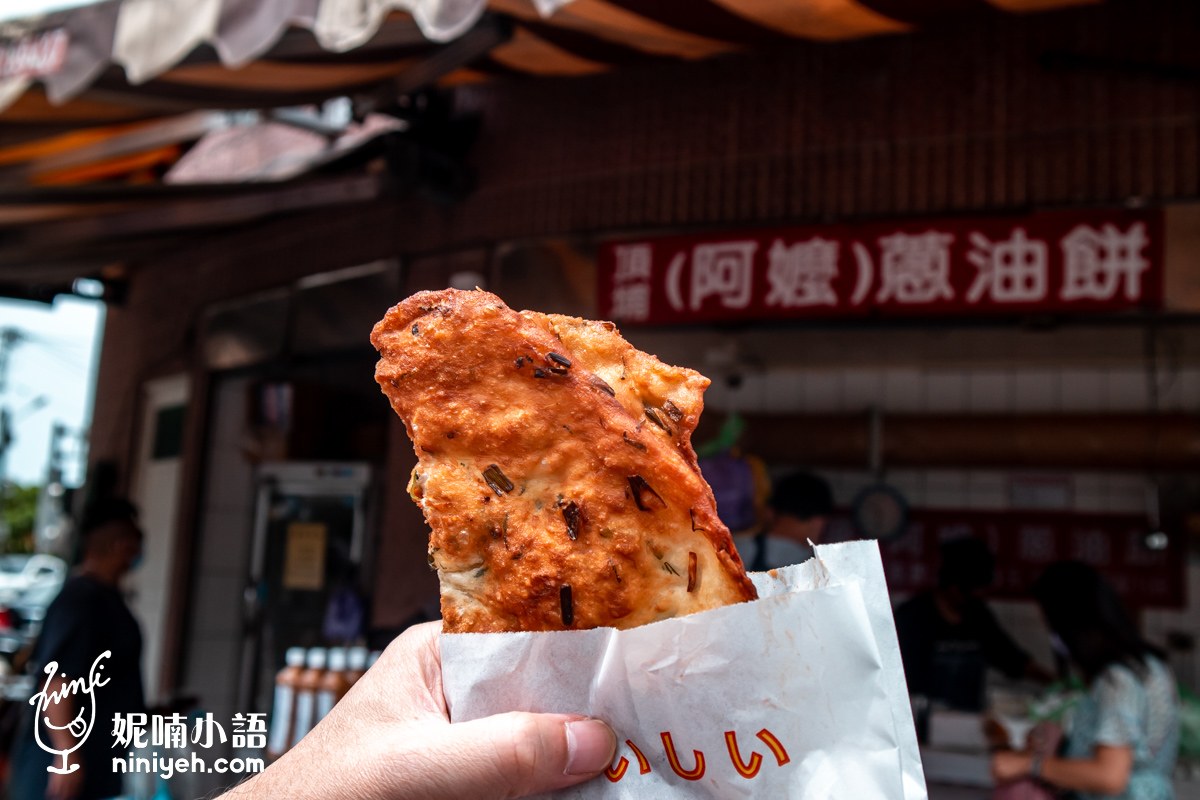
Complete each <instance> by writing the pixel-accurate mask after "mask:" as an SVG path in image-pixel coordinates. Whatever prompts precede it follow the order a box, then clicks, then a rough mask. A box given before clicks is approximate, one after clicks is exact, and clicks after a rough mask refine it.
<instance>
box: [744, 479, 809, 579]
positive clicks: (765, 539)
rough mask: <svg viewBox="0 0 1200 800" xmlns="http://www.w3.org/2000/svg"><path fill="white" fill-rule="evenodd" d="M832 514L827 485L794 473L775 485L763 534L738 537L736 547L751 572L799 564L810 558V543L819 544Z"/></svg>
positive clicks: (760, 532)
mask: <svg viewBox="0 0 1200 800" xmlns="http://www.w3.org/2000/svg"><path fill="white" fill-rule="evenodd" d="M832 512H833V492H832V491H831V490H830V488H829V483H828V482H827V481H826V480H825V479H824V478H821V477H819V476H817V475H813V474H812V473H809V472H797V473H794V474H792V475H789V476H787V477H786V478H782V479H780V480H778V481H776V482H775V487H774V489H773V490H772V492H771V501H770V504H769V513H768V517H767V522H766V525H764V526H763V528H762V530H761V531H759V532H758V533H757V534H756V535H754V536H752V537H751V536H746V537H738V540H737V541H736V542H735V546H736V547H737V549H738V552H739V553H741V555H742V558H743V559H744V560H745V562H746V565H747V568H748V569H749V570H750V571H751V572H763V571H765V570H769V569H778V568H779V567H786V566H789V565H791V564H799V563H801V562H804V561H807V560H808V559H810V558H812V554H813V550H812V546H811V545H809V541H810V540H811V541H812V543H813V544H820V543H821V536H822V535H823V534H824V533H825V526H826V524H828V522H829V515H830V514H831V513H832Z"/></svg>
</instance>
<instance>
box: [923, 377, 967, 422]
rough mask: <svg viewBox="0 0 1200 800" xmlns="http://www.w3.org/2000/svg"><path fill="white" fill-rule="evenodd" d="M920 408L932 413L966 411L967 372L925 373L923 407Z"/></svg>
mask: <svg viewBox="0 0 1200 800" xmlns="http://www.w3.org/2000/svg"><path fill="white" fill-rule="evenodd" d="M921 410H922V411H926V412H929V413H934V414H939V413H940V414H958V413H962V412H965V411H967V410H968V408H967V373H965V372H928V373H926V374H925V407H924V408H923V409H921Z"/></svg>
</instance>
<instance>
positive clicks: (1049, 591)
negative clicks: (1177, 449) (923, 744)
mask: <svg viewBox="0 0 1200 800" xmlns="http://www.w3.org/2000/svg"><path fill="white" fill-rule="evenodd" d="M1033 594H1034V597H1035V598H1037V601H1038V604H1039V605H1040V606H1041V608H1042V613H1043V614H1044V615H1045V617H1046V622H1047V623H1048V624H1049V626H1050V630H1051V632H1052V633H1053V635H1054V636H1055V637H1056V639H1055V642H1054V644H1055V648H1056V649H1064V650H1065V651H1066V655H1067V656H1068V658H1069V659H1070V661H1071V663H1072V664H1073V665H1074V666H1075V667H1077V668H1078V669H1079V671H1080V672H1082V673H1083V677H1084V679H1085V680H1086V681H1087V685H1088V692H1087V695H1086V696H1085V697H1084V699H1083V701H1082V703H1081V704H1080V705H1079V707H1078V708H1077V709H1076V710H1075V712H1074V714H1073V716H1072V718H1071V724H1070V728H1069V730H1068V731H1067V746H1066V750H1065V752H1064V754H1063V757H1062V758H1055V757H1044V758H1043V757H1039V756H1037V755H1034V754H1031V753H1014V752H1000V753H996V754H995V755H994V756H993V757H992V773H993V775H994V777H995V778H996V780H997V782H1008V781H1014V780H1018V779H1020V778H1024V777H1027V776H1033V777H1037V778H1040V779H1041V780H1043V781H1045V782H1046V783H1049V784H1051V785H1052V786H1055V787H1057V788H1059V789H1064V790H1070V791H1075V792H1078V793H1079V795H1080V797H1082V798H1084V799H1085V800H1086V799H1087V798H1092V797H1116V798H1120V799H1121V800H1170V798H1171V797H1173V796H1174V791H1173V789H1172V785H1171V773H1172V771H1173V770H1174V768H1175V757H1176V755H1177V754H1178V750H1179V698H1178V696H1177V694H1176V691H1175V680H1174V678H1173V677H1172V676H1171V671H1170V669H1168V667H1167V665H1166V664H1165V663H1164V658H1165V656H1164V655H1163V653H1162V651H1161V650H1159V649H1158V648H1157V647H1155V646H1154V645H1152V644H1150V643H1149V642H1147V641H1146V640H1145V639H1143V638H1142V637H1141V636H1140V635H1139V634H1138V632H1137V629H1136V628H1135V627H1134V625H1133V621H1132V620H1131V619H1130V618H1129V614H1128V613H1126V611H1125V608H1124V606H1123V605H1122V604H1121V600H1120V598H1118V597H1117V593H1116V591H1115V590H1114V589H1113V588H1112V586H1111V585H1109V583H1108V582H1107V581H1105V580H1104V579H1103V578H1102V577H1100V575H1099V574H1098V573H1097V572H1096V571H1095V570H1094V569H1092V568H1091V567H1088V566H1087V565H1085V564H1081V563H1078V562H1065V563H1062V564H1055V565H1054V566H1052V567H1050V568H1049V569H1047V570H1046V572H1045V574H1043V575H1042V577H1041V578H1040V579H1038V582H1037V583H1036V584H1035V585H1034V588H1033Z"/></svg>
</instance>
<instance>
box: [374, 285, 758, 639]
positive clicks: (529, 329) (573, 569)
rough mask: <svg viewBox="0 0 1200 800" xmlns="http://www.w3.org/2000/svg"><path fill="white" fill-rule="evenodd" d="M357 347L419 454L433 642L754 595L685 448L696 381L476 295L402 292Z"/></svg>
mask: <svg viewBox="0 0 1200 800" xmlns="http://www.w3.org/2000/svg"><path fill="white" fill-rule="evenodd" d="M371 341H372V343H373V344H374V345H375V347H376V349H377V350H378V351H379V353H380V356H381V358H380V361H379V364H378V366H377V368H376V373H375V377H376V380H377V381H378V382H379V385H380V386H381V387H382V389H383V391H384V393H385V394H386V395H387V396H388V399H389V400H390V401H391V403H392V408H394V409H395V410H396V412H397V413H398V414H399V415H400V417H401V418H402V419H403V420H404V423H405V425H406V426H407V428H408V433H409V436H410V437H411V438H412V440H413V443H414V446H415V448H416V451H417V455H418V457H419V463H418V465H417V467H416V469H415V470H414V471H413V476H412V481H411V483H410V487H409V491H410V494H411V495H412V497H413V499H414V501H416V502H417V503H418V504H419V505H420V506H421V509H422V511H424V513H425V518H426V520H427V521H428V522H429V524H430V526H431V528H432V535H431V537H430V548H429V560H430V564H431V566H433V567H435V568H436V569H437V570H438V575H439V578H440V580H441V587H442V614H443V618H444V621H445V626H444V630H445V631H446V632H492V631H519V630H528V631H537V630H563V629H571V628H576V629H578V628H593V627H598V626H610V627H615V628H631V627H635V626H638V625H644V624H646V623H649V622H654V621H655V620H659V619H666V618H669V617H674V616H682V615H684V614H691V613H694V612H697V611H703V610H705V609H710V608H716V607H718V606H723V605H728V604H731V603H737V602H741V601H744V600H752V599H754V598H755V597H756V594H755V591H754V587H753V584H751V582H750V580H749V578H747V576H746V572H745V569H744V567H743V565H742V562H741V559H740V558H739V557H738V555H737V553H736V551H735V550H734V548H733V544H732V541H731V539H730V536H729V531H728V529H727V528H726V527H725V526H724V525H723V524H722V523H721V521H720V520H719V519H718V517H717V512H716V503H715V501H714V500H713V495H712V492H711V490H710V489H709V487H708V484H706V483H705V482H704V479H703V477H701V475H700V471H699V469H698V467H697V466H696V456H695V453H694V452H693V450H692V447H691V442H690V436H691V432H692V431H693V430H694V429H695V426H696V424H697V422H698V421H699V417H700V412H701V410H702V408H703V400H702V394H703V391H704V389H705V387H707V385H708V380H707V379H706V378H704V377H703V376H701V375H700V374H698V373H696V372H694V371H692V370H687V369H681V368H676V367H670V366H667V365H665V364H663V363H662V362H660V361H659V360H658V359H656V358H654V357H653V356H650V355H647V354H646V353H642V352H640V351H638V350H637V349H635V348H634V347H632V346H631V345H629V343H628V342H626V341H625V340H624V339H622V338H621V336H620V335H619V334H618V333H617V332H616V328H615V326H613V325H612V323H606V322H589V321H586V320H581V319H576V318H570V317H562V316H556V315H546V314H539V313H535V312H529V311H526V312H516V311H513V310H512V309H510V308H508V307H507V306H506V305H504V303H503V302H502V301H501V300H500V298H498V297H496V296H495V295H493V294H489V293H487V292H482V291H474V292H462V291H456V290H453V289H448V290H445V291H440V292H421V293H418V294H416V295H413V296H412V297H410V298H408V299H407V300H405V301H404V302H402V303H400V304H399V305H398V306H396V307H395V308H393V309H392V310H391V311H389V312H388V314H387V316H386V317H384V319H383V320H382V321H381V322H380V323H379V324H378V325H376V326H375V330H374V332H373V333H372V335H371Z"/></svg>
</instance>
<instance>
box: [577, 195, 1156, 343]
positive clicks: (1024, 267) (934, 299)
mask: <svg viewBox="0 0 1200 800" xmlns="http://www.w3.org/2000/svg"><path fill="white" fill-rule="evenodd" d="M1162 254H1163V218H1162V212H1161V211H1160V210H1158V209H1149V210H1139V211H1132V210H1125V209H1110V210H1080V211H1047V212H1040V213H1036V214H1027V215H1024V216H1008V217H993V218H986V219H966V218H961V219H955V218H949V219H934V220H915V221H911V220H910V221H903V222H889V223H869V224H861V225H848V224H847V225H840V224H839V225H816V226H799V227H789V228H770V229H763V230H753V231H742V232H734V233H714V234H706V235H701V236H676V237H670V238H661V239H643V240H637V241H624V242H610V243H607V244H605V245H604V246H603V247H602V248H601V250H600V264H599V269H598V270H597V275H598V280H599V287H598V288H599V294H598V297H599V305H600V309H599V311H600V316H601V317H604V318H607V319H616V320H620V321H622V322H629V323H645V324H679V323H691V322H718V321H723V320H743V319H755V320H762V319H820V318H837V317H855V316H868V315H879V316H898V315H950V316H973V315H983V314H993V315H994V314H1014V313H1016V314H1027V313H1031V312H1053V313H1094V312H1112V311H1124V310H1127V309H1133V308H1156V307H1158V306H1159V305H1161V303H1162V282H1163V279H1162V263H1163V255H1162Z"/></svg>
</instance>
